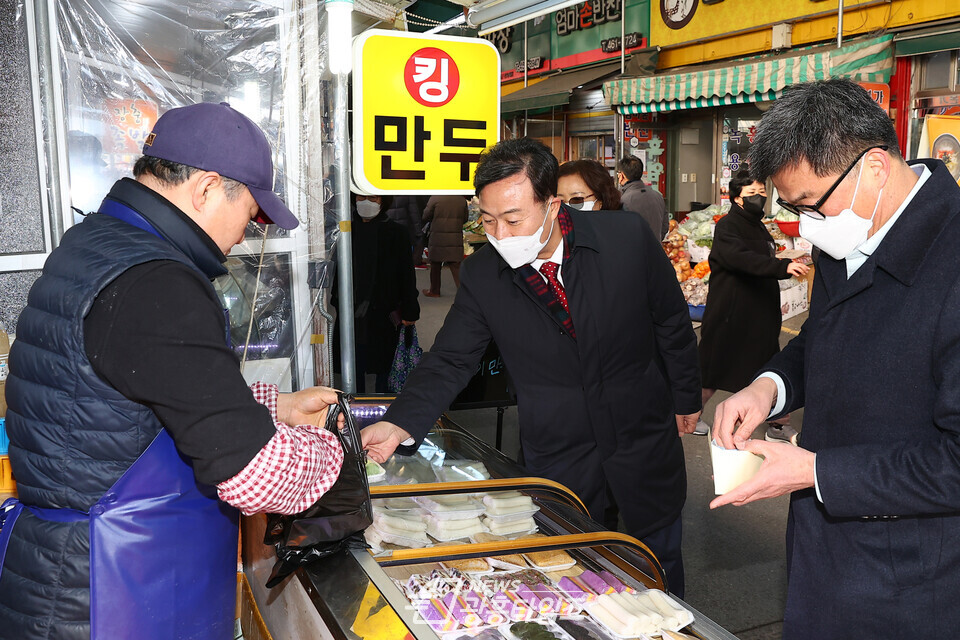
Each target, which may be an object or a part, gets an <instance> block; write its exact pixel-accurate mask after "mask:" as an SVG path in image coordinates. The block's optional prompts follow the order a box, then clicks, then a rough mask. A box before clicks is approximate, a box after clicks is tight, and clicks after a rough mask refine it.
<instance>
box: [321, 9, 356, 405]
mask: <svg viewBox="0 0 960 640" xmlns="http://www.w3.org/2000/svg"><path fill="white" fill-rule="evenodd" d="M324 6H325V7H326V9H327V60H328V61H329V63H330V72H331V73H332V74H333V145H334V152H333V156H334V164H335V165H336V168H337V173H336V175H337V184H336V185H335V186H336V188H335V191H334V195H335V197H336V199H337V220H338V222H339V226H340V239H339V240H338V242H337V281H338V284H339V292H340V308H339V309H338V311H339V317H340V365H341V368H340V373H341V387H343V391H344V392H346V393H356V391H357V381H356V379H355V378H356V354H355V353H354V348H355V346H354V345H355V340H354V331H353V235H352V233H353V232H352V229H351V215H350V137H349V129H348V127H347V118H348V116H349V113H348V111H347V89H348V87H349V75H350V66H351V62H352V51H351V47H350V43H351V38H352V33H353V24H352V11H353V2H350V1H347V2H344V1H342V0H339V1H338V0H326V2H325V3H324ZM344 36H346V42H343V40H344Z"/></svg>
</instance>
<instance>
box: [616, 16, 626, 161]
mask: <svg viewBox="0 0 960 640" xmlns="http://www.w3.org/2000/svg"><path fill="white" fill-rule="evenodd" d="M626 24H627V0H620V78H621V81H622V79H623V74H624V73H625V72H626V70H627V40H626V38H627V35H626V31H627V27H626ZM616 111H617V113H616V114H615V116H614V118H613V126H615V127H616V128H617V138H616V139H617V153H616V156H617V157H616V158H614V161H615V163H616V162H619V161H620V158H622V157H623V156H625V155H627V149H626V146H627V145H626V140H625V139H624V131H623V128H624V124H623V114H622V113H620V110H619V109H617V110H616ZM614 166H616V164H614Z"/></svg>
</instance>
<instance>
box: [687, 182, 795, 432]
mask: <svg viewBox="0 0 960 640" xmlns="http://www.w3.org/2000/svg"><path fill="white" fill-rule="evenodd" d="M766 200H767V192H766V189H765V187H764V185H763V184H762V183H760V182H754V181H753V180H752V179H751V178H750V176H749V174H748V173H747V172H745V171H744V172H741V173H740V174H738V175H737V177H736V178H734V179H733V180H731V181H730V213H729V214H727V215H726V216H724V217H723V218H721V219H720V221H719V222H717V228H716V231H715V232H714V236H713V247H712V248H711V250H710V259H709V260H710V289H709V293H707V308H706V309H705V310H704V313H703V324H702V325H701V328H700V347H699V351H700V373H701V376H702V377H703V402H704V404H706V402H707V400H709V399H710V397H711V396H713V394H714V392H715V391H716V390H717V389H723V390H725V391H739V390H740V389H743V388H744V387H746V386H747V385H748V384H750V383H751V382H752V381H753V378H754V376H755V375H756V373H757V371H759V369H760V367H762V366H763V365H764V364H765V363H766V362H767V361H768V360H769V359H770V358H772V357H773V356H774V355H775V354H776V353H777V352H779V351H780V315H781V314H780V287H779V286H778V285H777V280H778V279H779V280H784V279H786V278H789V277H791V276H802V275H804V274H806V273H807V271H809V267H807V266H806V265H803V264H800V263H798V262H793V261H792V260H788V259H785V258H777V257H776V248H775V247H776V245H775V244H774V242H773V237H771V235H770V232H769V231H767V228H766V227H765V226H764V225H763V206H764V204H765V203H766ZM698 427H699V428H698V430H697V431H696V432H695V433H697V434H698V435H706V433H707V429H706V428H704V427H705V425H703V424H702V423H701V425H698ZM778 436H780V437H778ZM784 436H785V437H784ZM795 436H796V431H792V430H790V428H789V416H783V417H781V418H779V419H778V422H777V423H775V424H771V425H770V427H769V428H768V435H767V437H768V439H772V438H776V439H778V440H782V439H786V440H789V439H790V438H791V437H795Z"/></svg>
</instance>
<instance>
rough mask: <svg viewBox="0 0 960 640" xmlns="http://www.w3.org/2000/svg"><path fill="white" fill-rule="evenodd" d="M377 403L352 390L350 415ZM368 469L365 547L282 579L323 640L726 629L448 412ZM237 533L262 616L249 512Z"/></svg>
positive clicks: (558, 489) (637, 550)
mask: <svg viewBox="0 0 960 640" xmlns="http://www.w3.org/2000/svg"><path fill="white" fill-rule="evenodd" d="M388 402H389V401H388V400H386V399H383V398H371V399H364V398H360V399H358V400H357V401H355V402H354V405H353V411H354V415H355V418H356V420H357V422H358V425H359V426H363V425H365V424H369V423H372V422H375V421H376V420H377V419H379V417H380V416H381V415H382V414H383V412H384V411H385V410H386V406H387V403H388ZM376 474H377V476H376V481H375V482H372V483H371V496H372V497H373V499H374V505H375V516H374V525H372V526H371V529H370V530H369V531H368V535H367V540H368V543H373V544H372V548H371V549H369V550H352V551H344V552H343V553H339V554H336V555H334V556H332V557H328V558H325V559H323V560H321V561H318V562H316V563H313V564H311V565H308V566H307V567H304V568H301V569H300V570H298V571H297V572H296V574H295V575H294V576H293V577H292V578H291V580H292V581H293V582H294V583H295V584H293V585H287V586H288V587H289V588H290V589H292V590H296V591H302V592H303V593H305V594H306V598H307V599H308V602H309V605H308V606H304V605H303V604H302V603H301V604H300V605H299V606H298V607H294V606H291V605H290V604H289V603H286V604H284V605H283V609H284V611H283V612H281V613H280V615H281V616H288V617H289V616H291V615H293V616H303V617H306V618H312V619H313V620H312V622H311V624H315V625H316V624H319V626H324V627H326V629H327V630H328V634H329V637H333V638H338V639H339V638H344V639H351V640H353V639H359V638H417V639H420V638H430V639H436V638H438V637H439V638H443V640H460V639H461V638H463V639H464V640H466V639H468V638H476V639H478V640H497V639H499V638H508V639H510V640H514V639H516V640H527V638H531V639H532V638H550V637H555V638H561V639H562V640H569V639H570V638H574V639H578V640H579V639H580V638H595V639H601V640H602V639H606V638H608V639H621V638H644V637H663V638H677V637H680V638H682V637H694V638H702V639H704V640H714V639H716V640H728V639H732V638H735V636H733V635H732V634H730V633H729V632H727V631H725V630H724V629H723V628H721V627H720V626H719V625H717V624H716V623H714V622H713V621H711V620H710V619H709V618H707V617H706V616H704V615H703V614H702V613H700V612H699V611H697V610H695V609H694V608H692V607H690V606H689V605H688V604H687V603H685V602H683V601H680V600H678V599H676V598H674V597H673V596H671V595H669V594H668V592H665V591H664V589H665V584H664V577H663V572H662V569H661V568H660V565H659V563H658V562H657V560H656V558H655V556H654V555H653V554H652V553H651V552H650V550H649V549H647V547H646V546H645V545H643V544H642V543H641V542H640V541H638V540H636V539H634V538H632V537H630V536H627V535H624V534H621V533H617V532H612V531H606V530H604V529H603V528H602V527H601V526H600V525H599V524H598V523H596V522H594V521H593V520H591V519H590V517H589V516H588V515H587V513H586V509H585V508H584V506H583V504H582V502H581V501H580V500H579V498H578V497H577V496H576V495H574V494H573V493H572V492H570V491H569V490H568V489H566V488H565V487H563V486H562V485H560V484H558V483H555V482H552V481H550V480H546V479H543V478H532V477H527V476H525V475H524V471H523V469H522V467H520V466H519V465H517V464H516V463H515V462H513V461H512V460H510V459H509V458H507V457H506V456H504V455H503V454H502V453H500V452H499V451H497V450H496V449H493V448H492V447H490V446H488V445H487V444H485V443H484V442H482V441H481V440H479V439H477V438H476V437H474V436H472V435H471V434H470V433H468V432H466V431H465V430H463V429H462V428H460V427H459V426H458V425H457V424H456V423H454V422H453V421H452V420H450V419H449V418H448V417H446V416H444V417H442V418H441V419H440V420H439V421H438V422H437V424H436V425H435V426H434V428H433V429H432V430H431V431H430V433H429V434H428V435H427V437H426V438H425V439H424V441H423V444H422V446H421V447H420V448H419V450H418V451H417V452H416V454H415V455H412V456H400V455H394V456H393V457H392V458H391V459H390V460H388V461H387V462H386V463H385V464H383V465H382V468H381V469H379V470H377V471H376ZM445 514H446V516H447V517H445ZM454 516H455V517H454ZM511 521H513V522H516V523H519V524H520V525H521V526H518V527H517V528H518V529H520V530H512V529H511V527H509V526H507V525H509V524H510V523H511ZM445 523H446V524H445ZM498 524H499V525H504V526H503V527H501V528H498V527H497V526H496V525H498ZM491 525H494V526H491ZM529 525H532V526H529ZM497 531H500V533H497ZM511 531H512V532H511ZM384 534H386V535H384ZM258 536H259V537H258ZM244 540H245V544H244V547H245V557H246V558H247V563H246V565H247V566H246V568H247V569H248V573H250V574H253V575H252V576H251V578H252V582H253V583H254V592H255V594H257V592H258V589H257V587H258V586H259V587H260V589H259V591H260V593H259V594H257V595H258V604H259V605H260V608H261V610H265V609H266V610H267V611H265V618H267V619H268V620H267V621H268V626H270V612H269V609H270V601H271V600H279V597H278V596H277V594H275V593H273V594H271V593H267V592H265V590H264V589H263V587H262V584H260V585H257V582H258V577H259V576H258V575H257V573H258V572H257V569H256V566H255V565H256V564H257V563H256V561H255V560H253V557H254V556H257V555H259V556H260V557H261V562H260V565H261V570H260V574H261V575H262V573H263V571H262V565H263V564H264V561H265V560H266V559H268V558H269V555H270V552H271V551H272V549H270V548H268V547H264V546H263V545H258V544H257V542H256V541H259V540H262V522H261V521H260V520H258V519H257V518H249V519H247V520H246V522H245V523H244ZM260 582H261V583H262V580H260ZM261 600H263V602H261ZM276 614H277V612H276V611H275V612H274V619H277V615H276ZM289 623H290V620H285V621H284V624H289ZM271 628H272V627H271ZM662 629H667V630H666V631H662ZM674 631H679V632H680V633H681V634H683V635H670V634H671V632H674ZM644 632H646V634H647V635H644ZM275 633H276V632H275ZM661 633H662V636H661ZM328 634H326V633H325V634H324V635H325V636H327V635H328Z"/></svg>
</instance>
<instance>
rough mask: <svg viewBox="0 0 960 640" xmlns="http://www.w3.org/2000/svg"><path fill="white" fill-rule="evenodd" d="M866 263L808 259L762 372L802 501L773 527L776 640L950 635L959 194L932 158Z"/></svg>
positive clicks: (958, 574) (958, 497) (954, 618)
mask: <svg viewBox="0 0 960 640" xmlns="http://www.w3.org/2000/svg"><path fill="white" fill-rule="evenodd" d="M922 162H923V164H926V165H927V166H928V167H929V168H930V169H931V170H932V171H933V174H932V175H931V176H930V178H929V179H928V180H927V182H926V183H925V184H924V185H923V187H922V188H921V189H920V191H919V192H918V193H917V194H916V196H915V197H914V198H913V200H912V201H911V202H910V203H909V204H908V205H907V207H906V208H905V210H904V211H903V213H902V214H901V216H900V218H899V219H898V220H896V222H895V223H894V225H893V227H891V228H890V230H889V232H888V233H887V235H886V237H885V238H884V239H883V241H882V242H881V243H880V245H879V246H878V247H877V249H876V251H875V252H874V253H873V255H872V256H870V257H869V258H868V259H867V261H866V262H865V263H864V264H863V265H862V266H861V267H860V268H859V269H858V270H857V271H856V272H855V273H854V274H853V276H852V277H850V279H849V280H848V279H847V273H846V265H845V263H844V261H842V260H834V259H833V258H831V257H830V256H828V255H826V254H825V253H821V254H820V258H819V261H818V263H817V273H816V276H815V278H814V291H813V299H812V306H811V310H810V316H809V318H808V319H807V321H806V323H805V324H804V326H803V330H802V331H801V333H800V335H799V336H798V337H797V338H795V339H794V340H792V341H791V342H790V343H789V345H787V346H786V347H785V348H784V350H783V351H782V352H781V353H780V354H778V355H777V356H776V357H775V358H774V359H773V360H772V361H771V363H770V364H769V366H768V367H767V368H768V369H769V370H771V371H773V372H776V373H778V374H780V376H781V377H782V378H783V379H784V381H785V383H786V407H785V409H786V410H788V411H790V410H793V409H797V408H799V407H802V406H805V407H806V408H805V410H804V417H803V433H802V434H801V437H800V444H801V446H802V447H803V448H805V449H809V450H810V451H813V452H815V453H816V454H817V457H816V477H817V484H818V486H819V489H820V495H821V496H822V499H823V501H822V502H821V501H820V500H818V499H817V496H816V493H815V491H814V489H807V490H804V491H798V492H795V493H794V494H793V495H792V497H791V501H790V516H789V520H788V527H787V560H788V569H789V586H788V594H787V608H786V614H785V617H784V625H783V631H784V634H783V637H784V638H785V639H786V640H793V639H804V640H806V639H809V638H818V639H831V638H836V639H839V638H885V639H890V640H895V639H899V638H904V639H905V638H940V637H951V636H954V635H956V632H957V630H960V607H958V606H957V594H958V593H960V320H958V319H960V277H958V271H957V263H958V257H960V187H958V186H957V183H956V181H954V179H953V178H952V177H951V176H950V172H949V171H948V170H947V168H946V167H945V166H944V165H943V164H942V163H941V162H940V161H934V160H924V161H922Z"/></svg>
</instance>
